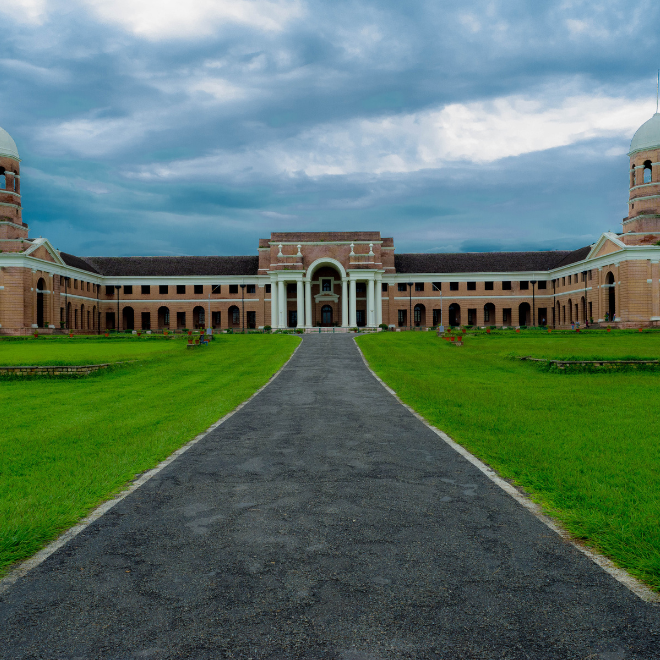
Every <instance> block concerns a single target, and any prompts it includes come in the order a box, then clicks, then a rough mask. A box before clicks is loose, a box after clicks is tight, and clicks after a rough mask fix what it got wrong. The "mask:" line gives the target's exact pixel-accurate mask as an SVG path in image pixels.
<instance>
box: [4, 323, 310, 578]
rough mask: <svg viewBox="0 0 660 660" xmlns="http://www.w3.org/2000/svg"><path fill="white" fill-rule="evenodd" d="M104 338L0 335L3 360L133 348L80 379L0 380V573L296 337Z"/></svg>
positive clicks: (235, 399)
mask: <svg viewBox="0 0 660 660" xmlns="http://www.w3.org/2000/svg"><path fill="white" fill-rule="evenodd" d="M103 339H104V338H100V339H99V340H88V341H86V342H85V343H84V345H83V342H80V344H75V345H71V344H61V343H56V342H53V343H50V344H49V343H47V342H42V344H41V345H40V344H39V343H38V340H37V341H36V342H34V341H32V342H30V343H28V342H6V343H3V342H2V341H0V355H1V356H2V359H1V360H0V362H11V363H16V360H21V361H23V363H25V362H29V363H31V364H34V363H35V362H42V363H44V362H47V363H52V362H53V358H52V357H51V355H49V350H51V351H52V355H53V356H57V359H58V360H71V361H73V362H74V363H76V362H103V361H116V359H131V360H136V362H132V363H130V364H127V365H122V366H120V367H117V368H115V369H114V370H112V371H110V372H107V373H103V372H99V373H98V374H96V375H92V376H89V377H86V378H81V379H65V380H58V379H57V378H40V379H31V380H27V381H20V380H16V379H13V380H2V381H0V409H1V410H2V411H3V415H2V425H1V426H0V574H1V573H2V570H3V567H4V569H5V570H6V568H7V567H8V565H9V564H10V563H12V562H15V561H17V560H19V559H23V558H25V557H28V556H29V555H31V554H33V553H34V552H35V551H36V550H38V549H39V548H40V547H42V546H43V545H44V544H45V543H47V542H48V541H50V540H51V539H53V538H54V537H56V536H57V535H58V534H59V533H60V532H61V531H62V530H64V529H66V528H68V527H70V526H71V525H72V524H75V523H76V521H77V520H79V519H80V517H81V516H83V515H84V514H86V513H87V512H89V511H90V509H92V508H93V507H94V506H96V505H98V504H99V503H100V502H101V501H103V500H104V499H106V498H108V497H109V496H110V495H112V494H113V493H116V492H117V491H119V490H120V489H121V488H122V487H123V486H124V485H125V484H126V483H127V482H129V481H130V480H132V479H133V478H134V477H135V475H136V474H139V473H141V472H143V471H145V470H148V469H150V468H152V467H153V466H154V465H156V464H157V463H158V462H159V461H161V460H163V459H164V458H166V457H167V456H168V455H169V454H170V453H171V452H172V451H174V450H175V449H177V448H178V447H180V446H182V445H183V444H185V443H186V442H187V441H188V440H190V439H191V438H193V437H194V436H195V435H196V434H198V433H200V432H201V431H203V430H204V429H205V428H207V427H208V426H210V425H211V424H212V423H213V422H215V421H216V420H218V419H219V418H220V417H222V416H223V415H225V414H226V413H227V412H229V411H230V410H232V409H233V408H235V407H236V406H237V405H238V404H239V403H241V401H244V400H245V399H246V398H248V397H249V396H250V395H251V394H252V393H253V392H255V391H256V390H257V389H258V388H259V387H261V386H262V385H263V384H264V383H266V382H267V381H268V379H269V378H270V377H271V376H272V375H273V374H274V373H275V372H276V371H277V370H278V369H279V368H280V367H281V366H282V364H284V362H285V361H286V360H287V359H288V358H289V356H290V355H291V353H292V352H293V350H294V349H295V348H296V346H297V345H298V343H299V341H300V340H299V339H297V338H295V337H293V336H288V335H222V336H219V337H216V339H215V341H213V342H212V344H211V345H210V346H208V347H202V348H198V349H195V350H193V351H190V350H188V349H186V348H185V345H184V342H182V341H153V342H149V341H147V342H141V341H135V340H130V339H128V340H125V341H122V340H119V339H117V340H115V341H113V342H112V343H110V342H108V341H105V342H104V341H103ZM73 341H75V340H73ZM32 351H34V354H33V355H30V353H31V352H32ZM78 351H80V352H78ZM83 355H84V359H83V357H82V356H83ZM8 356H9V357H8ZM28 358H30V359H28ZM113 358H114V359H113Z"/></svg>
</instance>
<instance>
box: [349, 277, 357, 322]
mask: <svg viewBox="0 0 660 660" xmlns="http://www.w3.org/2000/svg"><path fill="white" fill-rule="evenodd" d="M350 289H351V295H350V296H349V299H348V305H349V312H348V324H349V326H350V327H351V328H354V327H355V326H356V325H357V313H356V303H357V300H356V299H355V296H356V291H355V280H354V279H351V280H350Z"/></svg>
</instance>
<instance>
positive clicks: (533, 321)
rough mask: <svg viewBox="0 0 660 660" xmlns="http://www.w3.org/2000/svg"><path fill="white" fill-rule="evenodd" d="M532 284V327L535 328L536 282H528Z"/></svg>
mask: <svg viewBox="0 0 660 660" xmlns="http://www.w3.org/2000/svg"><path fill="white" fill-rule="evenodd" d="M530 282H531V283H532V327H534V326H536V296H535V295H534V294H535V293H536V289H535V286H536V280H530Z"/></svg>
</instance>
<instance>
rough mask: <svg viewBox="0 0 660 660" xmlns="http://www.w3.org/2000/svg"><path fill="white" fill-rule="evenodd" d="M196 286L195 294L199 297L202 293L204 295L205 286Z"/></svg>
mask: <svg viewBox="0 0 660 660" xmlns="http://www.w3.org/2000/svg"><path fill="white" fill-rule="evenodd" d="M194 286H195V289H194V293H195V294H196V295H199V294H200V293H204V285H203V284H195V285H194Z"/></svg>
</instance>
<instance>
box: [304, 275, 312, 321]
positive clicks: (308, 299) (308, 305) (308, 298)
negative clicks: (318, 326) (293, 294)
mask: <svg viewBox="0 0 660 660" xmlns="http://www.w3.org/2000/svg"><path fill="white" fill-rule="evenodd" d="M305 327H306V328H311V327H312V282H311V281H310V280H305Z"/></svg>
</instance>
